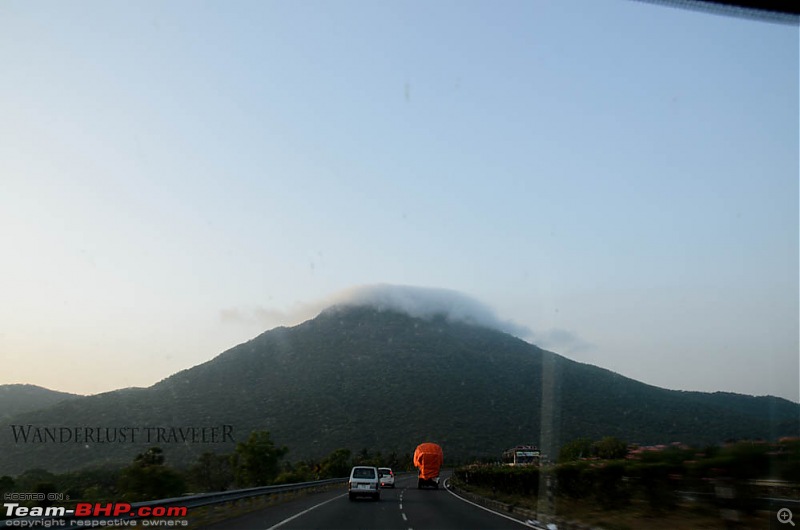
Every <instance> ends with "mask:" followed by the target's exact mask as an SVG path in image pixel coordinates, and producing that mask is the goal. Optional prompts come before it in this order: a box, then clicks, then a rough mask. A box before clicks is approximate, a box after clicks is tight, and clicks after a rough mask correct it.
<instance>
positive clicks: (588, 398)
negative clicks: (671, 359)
mask: <svg viewBox="0 0 800 530" xmlns="http://www.w3.org/2000/svg"><path fill="white" fill-rule="evenodd" d="M11 425H14V426H16V427H14V428H12V427H11ZM45 427H47V428H49V429H50V431H51V433H52V434H53V436H54V438H53V439H52V440H51V439H46V433H45V432H44V428H45ZM87 427H88V428H89V429H92V433H93V435H92V439H91V440H88V441H87V440H86V439H85V438H86V436H85V435H86V428H87ZM191 427H194V428H196V429H198V430H196V431H195V440H191V432H190V431H189V430H187V429H189V428H191ZM24 428H28V431H27V433H28V435H29V438H28V441H27V442H25V441H22V439H21V438H20V436H19V435H20V429H23V430H24ZM62 428H63V429H66V430H63V431H61V430H59V429H62ZM147 428H152V429H151V430H147ZM157 428H162V429H164V430H163V431H161V433H162V434H164V436H165V438H164V439H162V440H160V441H159V440H155V439H151V440H150V441H149V442H147V441H146V440H144V438H145V433H150V434H153V435H154V436H155V435H157V434H158V433H159V431H158V430H157ZM203 428H205V433H206V441H205V442H204V441H203V440H202V436H201V433H202V432H203V431H201V430H199V429H203ZM212 428H216V431H212ZM14 429H16V431H15V430H14ZM37 429H38V430H39V432H40V437H39V438H38V439H35V436H34V438H31V433H34V435H35V433H36V431H37ZM94 429H97V431H95V430H94ZM103 429H106V431H105V435H103V434H102V433H103V432H104V431H103ZM126 429H127V430H126ZM134 429H139V430H138V431H136V432H137V437H136V438H135V443H132V440H131V438H132V437H133V435H132V433H133V432H134V431H133V430H134ZM180 429H183V431H181V430H180ZM226 429H228V430H227V431H226ZM254 429H265V430H268V431H270V433H271V435H272V439H273V440H274V441H275V442H276V443H277V444H279V445H285V446H287V447H288V448H289V449H290V452H289V454H288V456H287V458H288V459H290V460H299V459H303V458H319V457H322V456H324V455H326V454H328V453H329V452H330V451H332V450H334V449H337V448H340V447H346V448H350V449H351V450H353V451H354V452H356V451H359V450H360V449H362V448H368V449H370V450H371V451H377V450H380V451H382V452H384V453H387V452H391V451H396V452H397V453H398V454H401V455H402V454H406V453H410V452H413V449H414V447H415V446H416V445H417V444H418V443H420V442H422V441H434V442H437V443H439V444H441V445H442V447H443V448H444V450H445V457H446V458H454V457H463V458H467V457H472V456H499V455H500V454H501V453H502V451H503V450H505V449H507V448H509V447H513V446H515V445H517V444H520V443H534V444H540V445H542V446H544V448H545V451H546V452H549V453H550V454H551V455H552V456H555V453H556V452H557V449H558V447H559V446H560V445H563V444H564V443H566V442H568V441H570V440H572V439H574V438H577V437H588V438H593V439H597V438H600V437H603V436H617V437H619V438H621V439H623V440H627V441H630V442H639V443H645V444H649V443H665V442H672V441H680V442H685V443H693V444H708V443H717V442H721V441H724V440H727V439H732V438H775V437H778V436H782V435H795V436H797V435H798V433H800V405H798V404H795V403H791V402H789V401H786V400H783V399H779V398H753V397H749V396H741V395H736V394H722V393H717V394H704V393H700V392H681V391H673V390H665V389H662V388H657V387H654V386H650V385H646V384H643V383H640V382H637V381H634V380H632V379H629V378H626V377H623V376H621V375H619V374H616V373H613V372H610V371H608V370H605V369H602V368H598V367H596V366H592V365H588V364H581V363H577V362H574V361H571V360H569V359H566V358H564V357H562V356H560V355H557V354H555V353H552V352H548V351H545V350H542V349H540V348H537V347H536V346H533V345H531V344H529V343H527V342H524V341H522V340H520V339H518V338H515V337H513V336H511V335H509V334H506V333H503V332H500V331H496V330H493V329H489V328H486V327H481V326H477V325H472V324H467V323H464V322H454V321H451V320H448V319H447V318H445V317H444V316H434V317H431V318H415V317H412V316H409V315H408V314H404V313H400V312H396V311H392V310H378V309H375V308H372V307H363V306H360V307H333V308H330V309H328V310H326V311H323V312H322V313H321V314H320V315H319V316H317V317H316V318H314V319H312V320H309V321H306V322H304V323H302V324H300V325H298V326H294V327H291V328H284V327H281V328H276V329H273V330H271V331H268V332H266V333H263V334H261V335H259V336H258V337H256V338H254V339H252V340H250V341H248V342H246V343H244V344H240V345H239V346H236V347H234V348H232V349H230V350H228V351H226V352H224V353H222V354H221V355H219V356H217V357H216V358H214V359H213V360H211V361H209V362H206V363H204V364H201V365H199V366H195V367H194V368H191V369H188V370H184V371H181V372H179V373H177V374H175V375H173V376H171V377H169V378H167V379H165V380H163V381H161V382H159V383H157V384H156V385H153V386H152V387H149V388H146V389H126V390H120V391H115V392H109V393H106V394H100V395H94V396H88V397H83V398H77V399H71V400H68V401H64V402H61V403H58V404H56V405H53V406H52V407H49V408H47V409H44V410H38V411H32V412H27V413H24V414H20V415H17V416H15V417H14V418H12V419H11V420H10V421H6V422H4V423H3V424H2V425H0V448H2V451H0V475H3V474H16V473H19V472H21V471H23V470H25V469H29V468H33V467H43V468H46V469H48V470H50V471H53V472H56V471H64V470H68V469H74V468H79V467H82V466H87V465H97V464H104V463H108V462H115V463H117V462H118V463H128V462H130V461H131V460H132V458H133V456H134V455H135V454H137V453H138V452H142V451H143V450H144V449H145V448H147V447H150V446H153V445H158V446H160V447H162V448H163V449H164V452H165V454H166V457H167V462H168V463H172V464H174V465H185V464H189V463H191V462H192V461H194V460H195V459H196V458H197V456H198V455H199V454H201V453H202V452H204V451H209V450H213V451H217V452H226V451H231V450H232V449H233V448H234V443H233V440H235V441H244V440H245V439H246V438H247V436H248V434H249V433H250V431H251V430H254ZM123 431H124V432H125V433H127V434H126V435H125V438H126V439H125V440H121V439H120V438H121V434H120V433H122V432H123ZM214 432H216V439H215V440H213V442H214V443H209V442H212V440H211V439H210V438H211V436H212V435H214ZM226 432H227V433H228V434H230V437H229V438H228V439H227V440H224V439H223V438H225V436H224V435H225V433H226ZM15 433H16V435H17V437H16V438H15ZM76 433H77V434H76ZM110 433H116V434H115V436H116V437H117V439H116V440H114V441H112V440H110ZM186 434H189V436H190V439H187V440H184V439H183V438H182V437H183V436H184V435H186ZM59 435H61V436H62V438H60V439H59V438H58V436H59ZM65 435H69V436H68V438H69V439H68V440H66V441H65V440H64V439H63V437H64V436H65ZM76 435H77V436H79V437H80V439H79V440H77V441H76V440H75V436H76ZM103 436H105V438H104V437H103ZM43 440H44V441H43Z"/></svg>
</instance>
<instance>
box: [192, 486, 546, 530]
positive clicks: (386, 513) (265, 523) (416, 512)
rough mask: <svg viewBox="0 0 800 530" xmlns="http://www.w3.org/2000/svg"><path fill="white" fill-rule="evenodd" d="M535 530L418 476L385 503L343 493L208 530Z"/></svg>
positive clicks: (385, 496) (389, 493)
mask: <svg viewBox="0 0 800 530" xmlns="http://www.w3.org/2000/svg"><path fill="white" fill-rule="evenodd" d="M521 528H531V527H530V526H527V525H525V524H524V523H522V522H520V521H516V520H513V519H510V518H507V517H505V516H503V515H499V514H495V513H493V512H489V511H487V510H485V509H483V508H481V507H478V506H475V505H473V504H470V503H468V502H465V501H463V500H461V499H459V498H458V497H456V496H455V495H454V494H452V493H450V492H449V491H447V490H445V489H444V488H440V489H438V490H429V489H428V490H418V489H417V477H416V475H411V476H404V477H398V478H397V483H396V487H395V488H394V489H391V488H388V489H383V490H381V500H380V501H377V502H376V501H373V500H371V499H368V498H366V497H365V498H363V499H358V500H356V501H350V500H349V499H348V498H347V491H346V489H345V488H344V487H343V488H341V489H336V490H333V491H329V492H326V493H318V494H312V495H307V496H304V497H301V498H299V499H296V500H292V501H289V502H286V503H283V504H279V505H276V506H272V507H269V508H266V509H263V510H260V511H257V512H253V513H250V514H247V515H243V516H240V517H236V518H234V519H229V520H226V521H221V522H218V523H215V524H212V525H209V526H206V527H204V530H234V529H236V530H250V529H253V530H271V529H275V530H277V529H281V530H315V529H319V530H338V529H342V530H345V529H360V530H364V529H366V530H469V529H474V530H490V529H491V530H494V529H498V530H505V529H514V530H519V529H521Z"/></svg>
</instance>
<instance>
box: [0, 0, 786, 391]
mask: <svg viewBox="0 0 800 530" xmlns="http://www.w3.org/2000/svg"><path fill="white" fill-rule="evenodd" d="M799 56H800V44H799V37H798V26H796V25H786V24H776V23H770V22H763V21H756V20H752V19H743V18H735V17H727V16H720V15H715V14H707V13H699V12H695V11H689V10H682V9H678V8H674V7H671V6H665V5H658V4H654V3H647V2H637V1H633V0H568V1H567V0H564V1H561V0H559V1H543V0H542V1H533V0H531V1H514V0H508V1H505V2H501V3H496V2H490V1H469V0H468V1H461V0H459V1H458V2H456V1H448V0H437V1H436V2H420V1H415V0H408V1H394V0H387V1H384V2H366V1H361V0H359V1H352V0H337V1H336V2H328V1H321V0H320V1H313V0H301V1H297V2H278V1H258V2H255V1H253V2H247V1H235V2H222V1H218V2H201V1H184V0H177V1H171V2H156V1H139V2H105V1H85V2H80V3H74V2H59V1H40V2H28V1H11V0H6V1H3V2H2V3H0V72H2V75H1V76H0V243H1V244H2V253H1V254H0V256H2V259H0V364H1V365H2V370H0V384H8V383H29V384H36V385H40V386H44V387H47V388H52V389H55V390H61V391H67V392H75V393H81V394H94V393H100V392H105V391H110V390H114V389H118V388H123V387H130V386H149V385H152V384H154V383H156V382H158V381H159V380H161V379H164V378H166V377H168V376H169V375H171V374H173V373H175V372H177V371H179V370H182V369H185V368H189V367H191V366H195V365H197V364H200V363H202V362H205V361H207V360H209V359H211V358H213V357H214V356H216V355H217V354H219V353H221V352H222V351H224V350H226V349H228V348H231V347H233V346H235V345H237V344H239V343H242V342H245V341H247V340H249V339H251V338H252V337H254V336H256V335H258V334H259V333H261V332H263V331H265V330H267V329H271V328H273V327H275V326H279V325H293V324H296V323H298V322H299V321H300V320H302V318H310V317H311V316H313V311H311V310H312V309H315V310H316V309H319V308H322V307H323V306H324V304H325V303H326V302H327V301H331V300H342V299H346V298H347V296H351V295H352V294H353V293H354V292H356V293H362V294H363V292H364V289H367V290H368V292H369V289H371V287H370V286H383V287H380V288H382V289H383V288H386V286H402V287H401V290H402V289H406V288H411V289H416V288H426V289H432V290H431V291H427V292H428V293H429V294H431V296H432V297H433V298H436V296H437V293H439V294H441V293H442V292H447V293H451V294H452V293H456V296H463V297H466V298H465V299H469V300H471V301H474V302H475V306H474V307H475V308H478V309H479V311H483V312H485V314H491V315H492V318H493V319H495V321H496V322H502V323H506V324H508V325H507V326H506V329H508V330H516V332H517V333H516V334H517V335H518V336H520V337H521V338H523V339H525V340H528V341H530V342H532V343H535V344H537V345H539V346H541V347H544V348H546V349H549V350H551V351H555V352H557V353H560V354H562V355H564V356H566V357H569V358H570V359H574V360H576V361H580V362H585V363H591V364H595V365H598V366H602V367H604V368H607V369H610V370H613V371H615V372H618V373H621V374H623V375H625V376H628V377H631V378H634V379H637V380H640V381H643V382H645V383H648V384H652V385H657V386H660V387H665V388H670V389H682V390H701V391H729V392H739V393H745V394H752V395H767V394H769V395H777V396H781V397H784V398H787V399H791V400H793V401H800V391H799V390H798V388H799V386H800V384H799V383H798V381H800V360H799V357H800V354H799V353H798V352H799V350H800V348H799V347H798V337H799V335H800V332H799V330H798V328H799V327H800V317H799V314H798V298H799V297H800V287H799V282H798V278H799V277H800V272H799V271H800V267H799V265H798V247H799V246H800V236H799V234H798V232H799V230H798V228H799V227H800V218H799V217H798V199H799V195H800V193H799V191H798V180H799V175H798V173H799V172H798V163H799V162H798V160H799V158H800V157H799V156H798V152H799V151H800V134H799V133H798V122H799V121H800V103H799V100H800V98H799V97H798V94H799V93H800V91H799V89H798V85H799V83H800V75H799V70H800V66H799V62H800V61H799ZM414 292H417V293H418V292H420V291H418V290H415V291H414Z"/></svg>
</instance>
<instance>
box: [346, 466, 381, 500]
mask: <svg viewBox="0 0 800 530" xmlns="http://www.w3.org/2000/svg"><path fill="white" fill-rule="evenodd" d="M347 491H348V494H349V496H350V500H351V501H353V500H355V498H356V497H357V496H358V495H369V496H370V497H372V498H373V499H374V500H376V501H379V500H381V483H380V478H379V475H378V468H377V467H371V466H356V467H354V468H353V469H351V470H350V480H349V481H348V482H347Z"/></svg>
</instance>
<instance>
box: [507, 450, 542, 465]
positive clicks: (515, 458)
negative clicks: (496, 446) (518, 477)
mask: <svg viewBox="0 0 800 530" xmlns="http://www.w3.org/2000/svg"><path fill="white" fill-rule="evenodd" d="M541 456H542V452H541V451H539V448H538V447H536V446H535V445H518V446H516V447H512V448H511V449H509V450H508V451H503V462H504V463H506V464H508V465H510V466H530V465H539V459H540V458H541Z"/></svg>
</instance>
